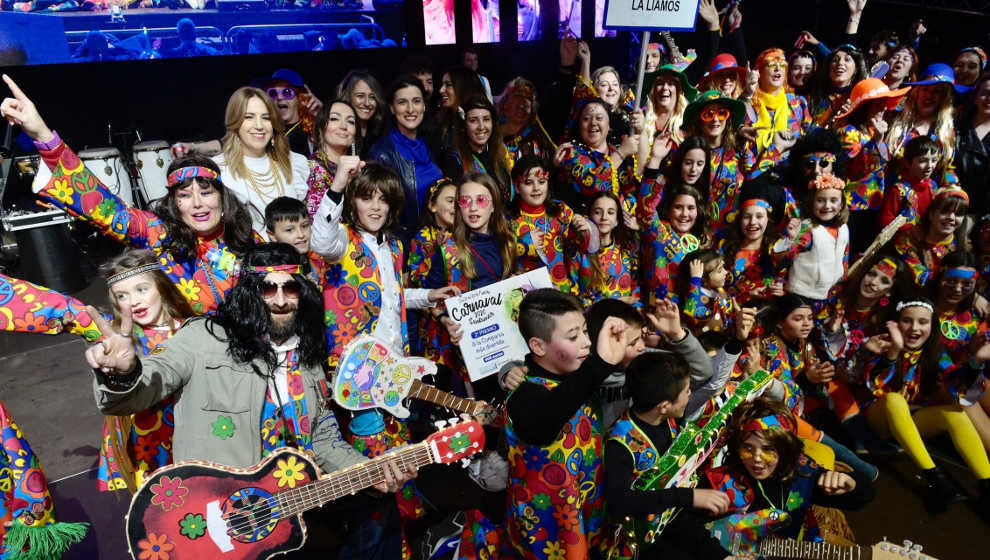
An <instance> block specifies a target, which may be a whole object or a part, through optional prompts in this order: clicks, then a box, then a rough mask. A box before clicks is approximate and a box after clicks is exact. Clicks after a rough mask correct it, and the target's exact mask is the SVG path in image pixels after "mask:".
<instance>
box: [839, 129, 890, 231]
mask: <svg viewBox="0 0 990 560" xmlns="http://www.w3.org/2000/svg"><path fill="white" fill-rule="evenodd" d="M838 132H839V136H840V138H841V139H842V147H843V148H844V149H845V150H846V155H847V156H848V157H849V169H848V174H847V177H848V179H847V180H846V203H847V204H848V206H849V210H850V211H851V212H855V211H858V210H878V209H879V208H880V207H881V206H882V205H883V187H884V183H885V180H886V179H885V177H886V172H887V162H888V161H889V160H890V152H889V150H888V149H887V144H886V143H885V142H884V141H883V140H876V139H875V138H874V136H875V134H874V130H873V128H872V127H870V131H869V132H868V133H867V132H863V131H862V130H860V129H859V128H857V127H855V126H853V125H851V124H850V125H846V126H844V127H843V128H842V129H841V130H839V131H838Z"/></svg>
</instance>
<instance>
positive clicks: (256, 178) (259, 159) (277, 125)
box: [214, 87, 309, 232]
mask: <svg viewBox="0 0 990 560" xmlns="http://www.w3.org/2000/svg"><path fill="white" fill-rule="evenodd" d="M224 124H225V126H226V127H227V134H226V135H225V136H224V137H223V153H221V154H220V155H218V156H216V157H215V158H214V161H216V162H217V165H218V166H220V174H221V175H222V176H223V178H224V184H226V185H227V187H228V188H229V189H230V190H231V191H232V192H234V194H236V195H237V197H238V198H239V199H241V201H243V202H244V204H245V205H246V206H247V207H248V209H249V211H250V213H251V225H252V227H253V228H254V231H258V232H262V231H265V207H266V206H268V203H270V202H271V201H273V200H275V199H276V198H278V197H280V196H288V197H291V198H295V199H297V200H305V197H306V190H307V186H306V179H307V178H308V177H309V164H308V163H307V161H306V156H304V155H302V154H297V153H295V152H292V151H290V150H289V141H288V139H287V137H286V135H285V124H284V122H283V121H282V117H280V116H279V113H278V109H277V108H276V106H275V103H273V102H272V98H271V97H269V96H268V94H267V93H265V92H263V91H261V90H260V89H256V88H252V87H242V88H240V89H238V90H237V91H235V92H234V94H233V95H231V96H230V100H229V101H227V110H226V113H225V114H224Z"/></svg>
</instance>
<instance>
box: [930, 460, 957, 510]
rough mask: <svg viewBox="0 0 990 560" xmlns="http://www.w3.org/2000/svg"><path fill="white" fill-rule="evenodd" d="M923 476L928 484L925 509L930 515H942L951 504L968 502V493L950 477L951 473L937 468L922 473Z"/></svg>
mask: <svg viewBox="0 0 990 560" xmlns="http://www.w3.org/2000/svg"><path fill="white" fill-rule="evenodd" d="M921 474H922V475H924V478H925V480H926V481H927V482H928V488H927V489H926V491H925V509H927V510H928V512H929V513H942V512H944V511H945V510H946V509H948V507H949V504H954V503H957V502H964V501H966V499H967V496H966V492H964V491H963V489H962V488H961V487H960V486H959V483H958V482H956V481H955V480H954V479H953V478H952V477H951V476H949V473H947V472H945V471H943V470H942V469H940V468H938V467H935V468H933V469H928V470H925V471H922V472H921Z"/></svg>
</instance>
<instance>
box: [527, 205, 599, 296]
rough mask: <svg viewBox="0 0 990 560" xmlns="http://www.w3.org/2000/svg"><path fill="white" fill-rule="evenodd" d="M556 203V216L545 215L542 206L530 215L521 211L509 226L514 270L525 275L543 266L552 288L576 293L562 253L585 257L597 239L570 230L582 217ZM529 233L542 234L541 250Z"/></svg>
mask: <svg viewBox="0 0 990 560" xmlns="http://www.w3.org/2000/svg"><path fill="white" fill-rule="evenodd" d="M556 204H557V205H559V207H560V210H559V213H558V214H557V215H556V216H550V215H548V214H547V212H546V207H545V205H544V206H542V207H541V208H539V209H538V210H534V211H533V212H529V211H527V210H526V209H522V210H520V212H519V216H517V217H515V218H514V219H513V220H512V221H511V222H510V223H509V225H510V227H511V228H512V230H513V232H514V233H515V235H516V270H517V271H518V272H520V273H524V272H529V271H530V270H536V269H537V268H540V267H544V266H545V267H547V269H548V270H549V271H550V281H551V282H553V285H554V287H556V288H557V289H558V290H560V291H562V292H566V293H569V294H576V293H577V290H576V289H575V287H574V285H573V283H572V282H571V279H570V276H569V275H568V274H567V259H566V258H565V253H580V254H587V253H588V252H589V251H592V250H594V249H597V243H596V241H597V239H598V236H597V235H587V234H582V233H580V232H579V231H578V230H577V229H576V228H575V227H573V226H574V220H575V219H579V220H583V219H585V218H583V217H579V216H577V214H575V213H574V210H571V207H570V206H568V205H566V204H564V203H563V202H559V201H558V202H556ZM589 225H590V226H591V227H594V226H593V225H591V224H589ZM532 231H541V232H543V244H542V246H541V247H537V246H536V243H534V241H533V236H532V233H531V232H532ZM589 233H596V232H589Z"/></svg>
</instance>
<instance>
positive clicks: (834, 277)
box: [787, 225, 849, 300]
mask: <svg viewBox="0 0 990 560" xmlns="http://www.w3.org/2000/svg"><path fill="white" fill-rule="evenodd" d="M848 250H849V226H847V225H842V226H840V227H839V235H838V236H837V237H832V234H831V233H829V232H828V229H827V228H826V227H825V226H821V225H819V226H814V227H813V228H811V247H810V248H808V249H807V250H805V251H802V252H801V253H799V254H798V256H797V257H795V258H794V264H792V265H791V270H790V274H788V279H787V291H789V292H791V293H794V294H797V295H799V296H803V297H806V298H810V299H818V300H821V299H825V298H827V297H828V292H829V290H831V289H832V286H834V285H835V284H836V283H837V282H838V281H839V280H841V279H842V274H843V272H844V271H843V266H842V258H843V257H844V256H845V254H846V251H848Z"/></svg>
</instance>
